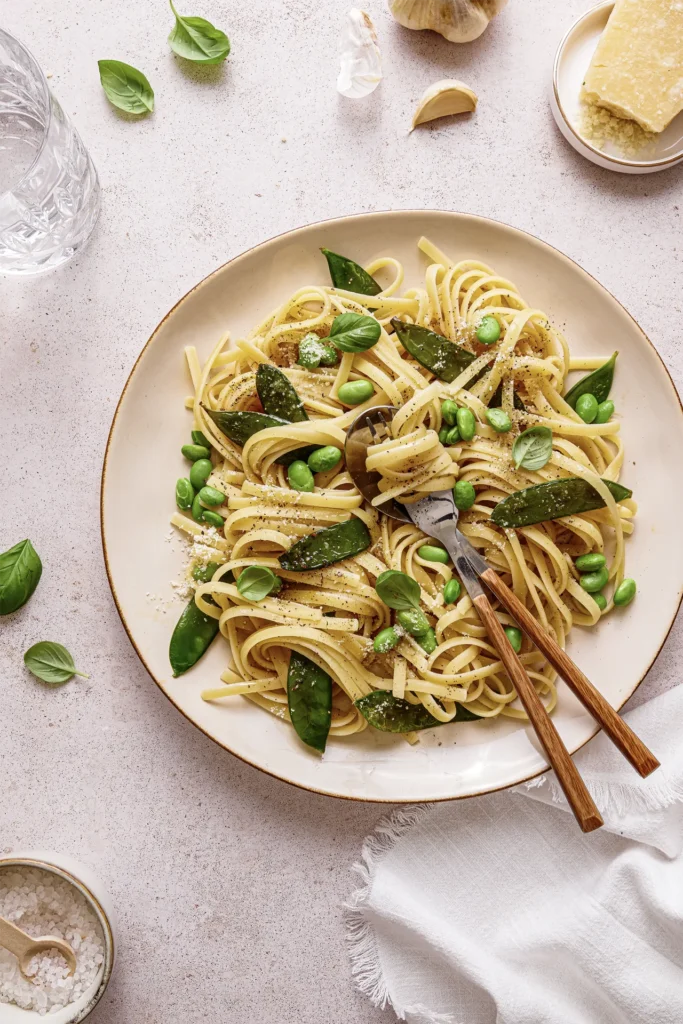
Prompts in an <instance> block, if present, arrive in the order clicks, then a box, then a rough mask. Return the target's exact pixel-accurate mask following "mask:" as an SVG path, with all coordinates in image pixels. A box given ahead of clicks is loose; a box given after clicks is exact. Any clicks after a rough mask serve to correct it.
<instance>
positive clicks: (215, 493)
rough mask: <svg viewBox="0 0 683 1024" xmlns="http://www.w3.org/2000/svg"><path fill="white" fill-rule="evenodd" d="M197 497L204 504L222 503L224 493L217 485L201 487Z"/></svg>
mask: <svg viewBox="0 0 683 1024" xmlns="http://www.w3.org/2000/svg"><path fill="white" fill-rule="evenodd" d="M199 497H200V499H201V500H202V501H203V502H204V504H205V505H222V504H223V502H224V501H225V495H224V494H223V492H222V491H219V490H218V488H217V487H202V489H201V491H200V492H199Z"/></svg>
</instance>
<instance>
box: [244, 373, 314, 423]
mask: <svg viewBox="0 0 683 1024" xmlns="http://www.w3.org/2000/svg"><path fill="white" fill-rule="evenodd" d="M256 391H257V392H258V396H259V398H260V399H261V405H262V406H263V411H264V412H265V413H266V414H267V415H268V416H279V417H280V418H281V419H283V420H289V422H290V423H302V422H303V421H304V420H307V419H308V413H307V412H306V410H305V409H304V404H303V402H302V401H301V399H300V398H299V396H298V394H297V392H296V389H295V388H294V387H293V385H292V384H290V382H289V379H288V378H287V375H286V374H284V373H283V372H282V370H280V369H278V367H277V366H273V365H272V364H271V363H259V366H258V369H257V371H256Z"/></svg>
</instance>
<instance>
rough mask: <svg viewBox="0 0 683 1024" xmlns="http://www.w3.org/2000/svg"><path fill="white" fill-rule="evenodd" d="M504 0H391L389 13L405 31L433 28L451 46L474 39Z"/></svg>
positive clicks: (497, 12) (505, 0)
mask: <svg viewBox="0 0 683 1024" xmlns="http://www.w3.org/2000/svg"><path fill="white" fill-rule="evenodd" d="M506 3H507V0H390V3H389V6H390V8H391V13H392V14H393V16H394V17H395V18H396V20H397V21H398V22H399V24H401V25H403V26H404V27H405V28H413V29H425V28H427V29H432V31H434V32H440V33H441V35H442V36H444V37H445V38H446V39H448V40H449V41H450V42H452V43H469V42H471V41H472V40H473V39H477V38H478V37H479V36H480V35H481V34H482V32H483V31H484V29H485V28H486V27H487V25H488V23H489V22H490V21H491V19H492V18H494V17H495V16H496V14H499V13H500V11H502V9H503V8H504V7H505V5H506Z"/></svg>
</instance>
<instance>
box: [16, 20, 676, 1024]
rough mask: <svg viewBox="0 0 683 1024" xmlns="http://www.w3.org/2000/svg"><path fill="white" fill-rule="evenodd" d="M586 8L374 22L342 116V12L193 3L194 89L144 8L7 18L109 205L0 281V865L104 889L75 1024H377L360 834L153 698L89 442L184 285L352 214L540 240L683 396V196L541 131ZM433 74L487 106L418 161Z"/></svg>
mask: <svg viewBox="0 0 683 1024" xmlns="http://www.w3.org/2000/svg"><path fill="white" fill-rule="evenodd" d="M589 6H590V4H589V3H587V2H586V0H567V2H565V3H563V4H557V3H554V2H553V0H510V4H509V6H508V8H507V9H506V11H505V12H504V13H503V15H501V16H500V18H499V19H498V20H497V21H496V22H495V23H494V24H493V25H492V27H491V28H490V29H489V31H488V32H487V33H486V34H485V35H484V36H483V37H482V38H481V39H480V40H479V41H477V42H475V43H472V44H470V45H467V46H463V47H457V46H453V45H450V44H448V43H446V42H445V41H442V40H441V39H440V37H437V36H434V35H431V34H424V33H421V34H415V33H409V32H407V31H405V30H403V29H401V28H400V27H398V26H397V25H395V24H394V23H393V22H392V20H391V18H390V16H389V14H388V11H387V9H386V5H385V2H384V0H369V2H368V5H367V7H368V10H369V11H370V13H371V14H372V16H373V17H374V19H375V21H376V24H377V28H378V31H379V34H380V41H381V44H382V49H383V57H384V63H385V72H386V78H385V80H384V82H383V83H382V85H381V86H380V88H379V90H378V91H377V92H376V93H375V94H374V96H373V97H371V98H370V99H368V100H365V101H360V102H356V103H354V102H353V101H350V100H344V99H342V98H340V97H338V96H337V94H336V91H335V80H336V74H337V45H338V29H339V24H340V21H341V17H342V13H343V11H344V10H345V8H346V3H345V2H342V0H249V2H248V3H237V2H235V0H232V2H229V3H226V2H225V0H196V2H195V0H192V3H190V0H184V2H183V4H182V7H181V9H182V10H183V11H184V12H185V11H186V12H187V13H191V14H201V15H203V16H206V17H209V18H210V19H211V20H212V21H213V22H214V23H215V24H217V25H218V26H220V27H222V28H224V29H225V30H226V31H227V32H228V34H229V35H230V38H231V40H232V44H233V53H232V55H231V57H230V58H229V61H228V63H227V64H226V65H225V67H221V68H210V69H204V70H201V69H199V70H197V69H191V68H190V69H188V67H187V66H186V65H184V64H182V62H179V61H178V60H177V59H176V58H174V57H173V56H172V54H171V53H170V51H169V49H168V47H167V44H166V35H167V33H168V31H169V29H170V27H171V24H172V19H171V17H170V13H169V11H168V9H167V8H166V6H165V3H164V0H156V2H154V3H153V2H151V0H59V3H55V0H0V22H1V23H2V24H3V26H4V27H6V28H8V29H9V30H10V31H14V32H15V33H16V34H17V35H19V36H20V37H21V38H22V39H23V40H24V42H26V43H27V44H28V46H29V47H30V48H31V49H32V50H33V52H34V53H35V54H36V56H37V57H38V59H39V60H40V62H41V63H42V66H43V67H44V69H45V70H46V71H51V72H52V73H53V75H52V78H51V79H50V84H51V86H52V88H53V90H54V92H55V93H56V95H57V96H58V98H59V99H60V101H61V102H62V104H63V106H64V108H65V109H66V111H67V112H68V113H69V114H70V115H71V116H72V118H73V120H74V121H75V123H76V124H77V125H78V127H79V129H80V130H81V133H82V135H83V138H84V140H85V141H86V144H87V145H88V147H89V149H90V151H91V152H92V154H93V157H94V159H95V162H96V164H97V167H98V169H99V172H100V175H101V180H102V187H103V196H102V200H103V202H102V207H103V208H102V216H101V219H100V223H99V226H98V227H97V229H96V232H95V235H94V236H93V238H92V240H91V243H90V245H89V247H88V248H87V249H86V250H85V251H84V252H83V253H82V254H81V255H79V256H78V257H77V258H76V259H75V260H74V261H72V263H71V264H69V265H67V266H66V267H65V268H63V269H61V270H59V271H57V272H55V273H52V274H50V275H47V276H44V277H38V278H34V279H32V280H23V281H10V280H7V279H1V278H0V352H1V363H0V416H1V418H2V437H3V440H4V443H3V445H2V447H1V448H0V469H1V476H0V479H2V483H3V487H2V511H1V513H0V550H4V549H5V548H6V547H9V546H10V545H11V544H13V543H16V541H18V540H19V539H21V538H22V537H24V536H26V535H30V537H31V538H32V540H33V541H34V543H35V545H36V547H37V549H38V550H39V552H40V554H41V556H42V558H43V562H44V566H45V571H44V576H43V580H42V582H41V584H40V588H39V590H38V591H37V593H36V595H35V596H34V598H33V599H32V601H31V602H30V604H29V605H27V606H26V607H25V608H24V609H23V610H22V611H20V612H19V613H17V614H16V615H14V616H12V617H10V618H7V619H4V620H2V622H1V623H0V770H1V772H2V784H1V786H0V793H1V796H0V851H2V852H10V851H12V850H13V849H18V848H19V847H27V846H28V847H31V846H32V847H36V846H40V847H43V848H52V849H55V850H64V851H68V852H70V853H72V854H74V855H76V856H78V857H80V858H81V860H83V861H85V862H87V863H88V864H90V865H91V866H92V867H93V868H94V869H95V870H96V871H97V872H98V873H99V874H100V876H101V877H102V878H103V880H104V881H105V882H106V884H107V886H108V888H109V889H110V891H111V893H112V895H113V898H114V900H115V902H116V906H117V908H118V912H119V918H120V926H121V927H120V936H121V940H120V946H119V957H118V963H117V967H116V972H115V976H114V979H113V981H112V983H111V986H110V988H109V991H108V993H107V995H106V997H105V999H104V1001H103V1002H102V1004H101V1005H100V1007H99V1008H98V1009H97V1010H96V1011H95V1013H94V1014H93V1016H92V1018H91V1019H92V1021H93V1024H160V1022H161V1021H169V1022H173V1024H175V1022H180V1021H182V1022H183V1024H198V1022H200V1021H212V1022H218V1021H220V1022H221V1024H327V1022H330V1024H331V1022H335V1024H336V1022H337V1021H344V1022H345V1024H361V1022H363V1024H375V1022H377V1024H379V1022H380V1021H388V1020H390V1019H393V1014H391V1013H390V1012H386V1013H383V1012H380V1011H377V1010H374V1009H373V1008H372V1007H370V1005H369V1004H368V1003H366V1001H365V1000H364V999H363V998H362V997H361V996H359V995H357V994H356V993H355V992H354V990H353V987H352V983H351V978H350V972H349V967H348V963H347V959H346V953H345V949H344V934H343V927H342V917H341V910H340V903H341V900H342V898H343V897H345V896H346V895H347V894H348V892H349V890H350V888H351V885H352V882H351V879H350V876H349V874H348V867H349V864H350V863H351V861H352V860H353V859H354V858H355V856H356V855H357V853H358V851H359V848H360V844H361V841H362V839H363V837H364V836H365V835H366V833H367V832H368V831H369V830H370V829H371V828H372V826H373V825H374V823H375V821H376V820H377V819H378V818H379V817H380V815H381V810H380V808H378V807H374V806H372V805H362V804H354V803H347V802H344V801H336V800H330V799H324V798H322V797H317V796H314V795H311V794H308V793H303V792H299V791H297V790H295V789H292V788H290V787H289V786H287V785H285V784H284V783H279V782H276V781H274V780H273V779H270V778H268V777H266V776H265V775H262V774H260V773H259V772H258V771H256V770H255V769H252V768H249V767H247V766H245V765H243V764H242V763H241V762H239V761H238V760H236V759H235V758H233V757H231V756H230V755H229V754H226V753H224V752H223V751H221V750H220V749H218V747H216V746H214V745H213V744H212V743H211V742H210V741H209V740H208V739H206V738H205V737H204V736H202V735H201V734H200V733H199V732H197V731H196V730H195V729H194V728H193V727H192V726H191V725H190V724H189V723H188V722H186V721H185V720H184V719H183V718H182V717H181V716H180V715H178V713H177V712H175V711H174V709H173V708H172V706H171V705H170V704H169V703H168V702H167V701H166V700H165V698H164V697H163V696H162V694H161V693H160V692H159V691H158V690H157V689H156V687H155V686H154V684H153V683H152V682H151V681H150V679H149V678H148V677H147V675H146V673H145V672H144V671H143V669H142V667H141V666H140V664H139V663H138V660H137V658H136V656H135V654H134V652H133V650H132V648H131V647H130V644H129V643H128V640H127V638H126V635H125V633H124V631H123V628H122V626H121V624H120V622H119V619H118V616H117V614H116V611H115V608H114V604H113V602H112V599H111V597H110V594H109V589H108V586H107V581H106V577H105V573H104V566H103V561H102V554H101V547H100V533H99V515H98V499H99V481H100V471H101V465H102V456H103V452H104V445H105V441H106V437H107V431H108V429H109V425H110V422H111V418H112V415H113V412H114V407H115V404H116V401H117V398H118V395H119V393H120V391H121V388H122V387H123V384H124V382H125V380H126V377H127V375H128V373H129V371H130V368H131V366H132V364H133V362H134V360H135V357H136V355H137V353H138V351H139V350H140V348H141V347H142V345H143V343H144V342H145V340H146V338H147V337H148V335H149V334H150V333H151V331H152V329H153V328H154V326H155V325H156V323H157V322H158V321H159V319H160V318H161V317H162V316H163V315H164V313H166V311H167V310H168V309H169V308H170V307H171V306H172V305H173V304H174V303H175V302H176V300H177V299H178V298H179V297H180V296H181V295H182V294H183V293H184V292H185V291H186V290H187V289H188V288H189V287H190V286H191V285H193V284H194V283H195V282H196V281H198V280H199V279H201V278H202V277H203V276H204V275H205V274H207V273H209V271H211V270H213V269H214V268H215V267H216V266H217V265H219V264H221V263H223V262H225V261H226V260H227V259H229V258H230V257H232V256H234V255H236V254H237V253H239V252H240V251H241V250H243V249H245V248H248V247H249V246H252V245H255V244H256V243H258V242H260V241H262V240H263V239H265V238H268V237H269V236H271V235H274V234H277V233H279V232H281V231H286V230H288V229H289V228H293V227H296V226H298V225H301V224H304V223H306V222H308V221H311V220H317V219H321V218H325V217H333V216H337V215H340V214H346V213H356V212H358V211H361V210H376V209H387V208H393V209H398V208H416V207H432V208H444V209H453V210H463V211H467V212H471V213H478V214H484V215H487V216H491V217H497V218H499V219H501V220H504V221H507V222H509V223H511V224H514V225H516V226H518V227H521V228H525V229H527V230H529V231H532V232H534V233H536V234H538V235H539V236H540V237H541V238H543V239H545V240H546V241H548V242H550V243H552V244H553V245H555V246H557V247H558V248H560V249H562V250H564V251H565V252H566V253H568V254H569V255H570V256H571V257H573V258H574V259H576V260H578V261H579V262H580V263H581V264H582V265H583V266H584V267H586V269H587V270H589V271H590V272H591V273H593V274H594V275H596V276H597V277H598V278H599V279H600V280H601V281H602V282H603V283H604V284H605V285H606V286H607V288H609V289H610V290H611V291H612V292H614V293H615V294H616V295H617V296H618V297H619V298H620V299H621V300H622V302H624V304H625V305H626V306H627V308H628V309H629V310H630V312H631V313H633V315H634V316H635V317H636V318H637V319H638V320H639V321H640V323H641V324H642V326H643V328H644V329H645V331H646V332H647V333H648V334H649V336H650V337H651V338H652V340H653V341H654V343H655V344H656V345H657V347H658V348H659V350H660V352H661V353H662V355H663V357H664V359H665V361H666V363H667V365H668V366H669V369H670V370H671V371H672V373H673V375H674V377H675V378H676V379H677V382H678V383H679V384H680V381H681V372H682V371H683V353H682V351H681V333H682V332H681V326H680V325H681V280H682V271H683V266H682V263H681V252H682V250H683V243H682V242H681V238H682V237H683V236H682V233H681V224H682V218H681V214H680V212H679V201H680V198H681V176H682V175H683V170H682V169H681V168H674V169H673V170H670V171H667V172H664V173H662V174H657V175H652V176H649V177H627V176H624V175H615V174H612V173H610V172H607V171H603V170H600V169H598V168H596V167H594V166H592V165H591V164H588V163H586V162H584V161H583V160H582V159H581V158H580V157H579V156H578V155H577V154H575V153H574V151H573V150H572V149H570V148H569V147H568V146H567V144H566V143H565V142H564V141H563V139H562V138H561V136H560V134H559V132H558V131H557V130H556V127H555V124H554V122H553V121H552V118H551V114H550V109H549V106H548V90H549V85H550V74H551V66H552V57H553V53H554V50H555V47H556V45H557V43H558V41H559V39H560V37H561V35H562V34H563V33H564V31H565V29H566V28H567V27H568V25H569V24H570V23H571V21H572V20H573V19H574V18H575V17H576V16H577V15H578V14H580V13H582V12H583V11H584V10H585V9H587V7H589ZM102 57H114V58H117V59H120V60H124V61H127V62H129V63H132V64H134V65H136V66H138V67H140V68H141V69H142V70H143V71H144V72H145V73H146V74H147V75H148V77H149V79H150V81H151V82H152V84H153V86H154V89H155V91H156V100H157V109H156V112H155V114H154V115H153V116H152V117H148V118H147V119H144V120H140V121H136V122H133V121H131V120H129V119H127V118H125V117H121V116H119V115H118V114H117V113H116V112H115V111H114V110H112V108H111V107H109V106H108V104H107V101H106V100H105V98H104V95H103V93H102V91H101V89H100V86H99V78H98V71H97V64H96V61H97V59H98V58H102ZM444 77H458V78H462V79H464V80H465V81H466V82H467V83H468V84H469V85H470V86H472V87H473V88H474V89H475V90H476V91H477V92H478V94H479V97H480V105H479V109H478V111H477V114H476V115H475V116H474V117H473V118H471V119H469V120H461V121H459V122H457V123H442V124H440V125H435V126H433V127H426V128H425V129H422V130H420V131H418V132H415V133H414V134H413V135H410V136H409V135H408V133H407V126H408V125H409V123H410V118H411V114H412V110H413V107H414V105H415V103H416V101H417V99H418V98H419V96H420V95H421V93H422V91H423V90H424V88H425V87H426V86H427V85H429V84H431V83H432V82H434V81H435V80H437V79H439V78H444ZM283 139H286V142H285V141H283ZM141 443H144V439H141ZM153 457H154V455H153V453H152V452H150V458H153ZM127 500H130V501H135V495H134V494H130V495H128V496H127ZM46 638H51V639H55V640H60V641H62V642H64V643H66V644H67V646H68V647H69V648H70V649H71V650H72V651H73V653H74V655H75V657H76V660H77V662H78V664H79V666H80V667H82V668H83V670H85V671H87V672H89V673H90V675H91V678H90V680H89V681H83V680H81V681H78V682H74V683H71V684H70V685H68V686H66V687H64V688H63V689H60V690H47V689H45V688H43V687H41V686H40V685H39V684H37V683H36V682H35V681H34V680H33V679H32V677H30V676H29V675H28V674H27V673H26V672H25V671H24V669H23V665H22V660H21V658H22V653H23V651H24V650H25V649H26V648H27V647H28V646H29V645H30V644H32V643H34V642H35V641H37V640H39V639H46ZM681 639H682V637H681V629H680V625H679V628H678V629H677V630H674V633H673V634H672V636H671V638H670V639H669V641H668V644H667V646H666V647H665V650H664V653H663V654H662V656H661V657H660V659H659V662H658V663H657V667H656V668H655V669H654V671H653V673H652V674H651V679H650V680H649V681H648V683H647V684H646V685H647V686H649V687H654V686H656V685H658V684H660V683H661V682H663V681H664V680H665V679H666V678H670V677H671V676H672V675H673V674H674V672H675V652H676V651H677V650H678V651H680V649H681ZM642 692H644V691H643V690H642V689H641V693H642ZM453 812H454V813H456V814H457V806H454V808H453ZM1 1016H2V1015H1V1013H0V1018H1ZM471 1024H476V1022H471Z"/></svg>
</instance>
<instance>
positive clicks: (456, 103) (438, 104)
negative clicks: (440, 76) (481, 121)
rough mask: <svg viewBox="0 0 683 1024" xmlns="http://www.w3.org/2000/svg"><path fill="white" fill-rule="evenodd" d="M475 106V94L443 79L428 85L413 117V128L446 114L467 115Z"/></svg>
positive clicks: (464, 87)
mask: <svg viewBox="0 0 683 1024" xmlns="http://www.w3.org/2000/svg"><path fill="white" fill-rule="evenodd" d="M476 106H477V94H476V92H472V90H471V89H469V88H468V87H467V86H466V85H465V84H464V83H463V82H457V81H456V80H455V79H454V78H444V80H443V81H442V82H437V83H436V85H430V87H429V89H427V91H426V92H425V94H424V96H423V97H422V99H421V100H420V102H419V104H418V107H417V110H416V111H415V115H414V117H413V128H416V127H417V125H418V124H424V123H425V121H434V120H435V118H437V117H447V116H448V114H469V113H471V112H472V111H473V110H474V109H475V108H476Z"/></svg>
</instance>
